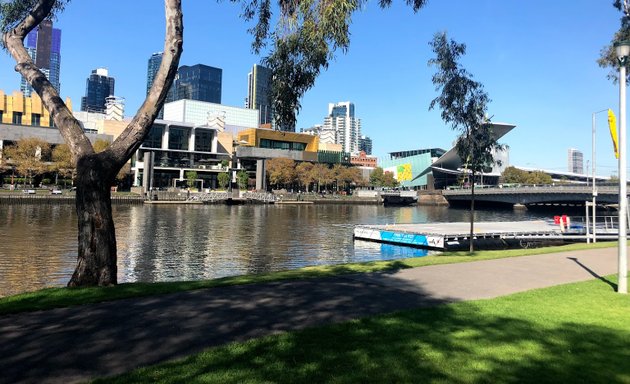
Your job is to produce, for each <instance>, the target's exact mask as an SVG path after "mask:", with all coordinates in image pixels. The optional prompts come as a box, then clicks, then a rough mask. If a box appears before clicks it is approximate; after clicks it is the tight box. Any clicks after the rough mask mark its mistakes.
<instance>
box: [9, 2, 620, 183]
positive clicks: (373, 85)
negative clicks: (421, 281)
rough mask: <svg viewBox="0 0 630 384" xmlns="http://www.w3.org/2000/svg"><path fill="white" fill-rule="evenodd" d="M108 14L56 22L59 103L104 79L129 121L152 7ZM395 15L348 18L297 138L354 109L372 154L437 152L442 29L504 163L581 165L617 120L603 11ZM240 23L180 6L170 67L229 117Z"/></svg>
mask: <svg viewBox="0 0 630 384" xmlns="http://www.w3.org/2000/svg"><path fill="white" fill-rule="evenodd" d="M103 3H104V2H99V3H98V4H103ZM106 3H107V6H106V7H97V6H95V5H94V4H97V3H96V2H92V1H73V2H71V3H70V5H69V6H68V7H67V9H66V11H65V13H64V14H62V15H60V17H59V19H58V20H57V21H56V22H55V27H56V28H61V29H62V46H61V49H62V62H61V83H62V85H61V88H62V92H61V93H62V96H63V97H66V96H69V97H70V98H71V99H72V101H73V104H74V109H77V110H78V109H79V108H80V100H81V96H83V95H84V93H85V79H86V78H87V77H88V75H89V73H90V72H91V70H92V69H94V68H97V67H106V68H108V69H109V72H110V75H111V76H114V77H115V78H116V94H117V96H122V97H125V98H126V101H127V107H126V113H127V114H128V115H132V114H133V113H134V112H135V110H136V109H137V108H138V107H139V105H140V104H141V102H142V101H143V97H144V93H145V90H146V67H147V60H148V58H149V56H150V55H151V53H153V52H157V51H161V50H162V46H163V36H164V16H163V8H162V2H161V1H156V0H134V1H128V0H127V1H121V0H109V1H108V2H106ZM394 3H395V4H394V5H393V6H392V7H391V8H389V9H386V10H381V9H379V8H378V6H377V4H376V2H369V3H367V4H366V5H365V7H364V10H363V11H362V12H360V13H357V14H356V15H355V17H354V20H353V24H352V26H351V33H352V37H351V45H350V49H349V51H348V52H347V53H345V54H344V53H342V52H339V53H338V55H337V57H336V59H335V60H334V61H333V62H332V63H331V65H330V67H329V69H328V70H327V71H325V72H324V73H322V75H321V76H320V77H319V79H318V80H317V83H316V85H315V87H314V88H313V89H312V90H310V91H309V92H308V93H307V94H306V96H305V97H304V99H303V100H302V110H301V111H300V114H299V116H298V129H299V128H301V127H305V128H306V127H310V126H312V125H314V124H320V123H321V122H322V121H323V118H324V116H325V115H326V113H327V106H328V103H329V102H339V101H352V102H354V103H355V106H356V114H357V117H359V118H361V120H362V132H363V134H365V135H368V136H370V137H371V138H372V139H373V141H374V154H375V155H377V156H379V157H386V156H387V153H388V152H392V151H399V150H408V149H418V148H429V147H442V148H445V149H448V148H449V147H450V145H451V143H452V142H453V140H454V138H455V133H454V132H453V131H452V130H451V129H450V127H448V126H446V125H445V124H444V123H443V122H442V121H441V118H440V111H439V110H433V111H429V110H428V106H429V103H430V102H431V100H432V99H433V98H434V97H436V95H437V93H436V91H435V89H434V87H433V84H432V83H431V76H432V75H433V73H434V68H431V67H428V66H427V61H428V60H429V59H430V58H431V57H432V52H431V50H430V47H429V45H428V42H429V41H430V40H431V38H432V36H433V34H434V33H435V32H438V31H447V33H448V35H449V37H450V38H453V39H455V40H456V41H458V42H460V43H465V44H466V45H467V54H466V56H465V57H464V59H463V65H464V66H465V68H466V69H467V70H468V71H469V72H471V73H472V74H473V75H474V77H475V79H476V80H477V81H480V82H481V83H483V84H484V86H485V89H486V91H487V92H488V94H489V95H490V98H491V99H492V100H493V101H492V103H491V104H490V106H489V114H490V115H491V116H493V120H494V121H500V122H509V123H513V124H515V125H516V128H515V129H514V130H513V131H512V132H510V133H509V134H507V135H506V136H505V137H504V138H503V139H502V142H503V143H504V144H507V145H509V147H510V163H511V164H512V165H520V166H525V167H538V168H546V169H553V170H567V150H568V149H569V148H577V149H579V150H581V151H583V152H584V160H585V162H586V160H591V157H592V156H591V113H593V112H596V111H599V110H601V109H605V108H612V109H613V110H614V111H615V113H616V114H618V86H616V85H614V84H612V82H610V81H609V80H607V79H606V73H607V70H604V69H601V68H599V67H598V66H597V64H596V62H595V60H596V59H597V57H598V55H599V51H600V49H601V48H602V47H603V46H604V45H605V44H606V43H607V42H608V41H609V40H610V38H611V36H612V34H613V33H614V31H615V30H616V29H617V28H618V26H619V16H620V14H619V13H618V12H617V11H616V10H615V9H614V8H613V7H612V5H611V3H612V0H609V1H604V0H574V1H568V0H558V1H548V0H529V1H501V0H477V1H445V0H430V1H429V3H428V5H427V6H426V7H425V8H424V9H423V10H421V11H420V12H418V13H417V14H414V13H413V12H412V10H411V9H410V8H408V7H407V6H405V5H404V4H403V3H404V2H403V1H397V2H394ZM239 11H240V9H239V6H238V5H235V4H232V3H230V2H229V1H223V2H220V3H216V2H214V1H199V0H192V1H184V23H185V30H184V39H185V40H184V53H183V56H182V59H181V64H187V65H194V64H197V63H203V64H207V65H211V66H215V67H219V68H222V69H223V94H222V101H223V104H226V105H233V106H243V104H244V99H245V96H246V93H247V73H248V72H249V70H250V69H251V66H252V65H253V64H255V63H258V62H259V60H260V58H259V57H258V56H256V55H253V54H252V53H251V49H250V42H251V37H250V36H249V35H248V34H247V28H248V27H249V25H248V24H246V23H245V22H244V21H243V20H241V19H239V17H238V14H239ZM138 14H142V15H143V16H142V17H138ZM13 65H14V64H13V62H12V60H11V58H10V57H9V56H8V54H6V53H4V52H3V53H2V54H1V55H0V68H4V69H3V70H2V71H0V89H3V90H4V91H5V92H11V91H13V90H15V89H19V76H18V75H17V74H16V73H14V72H13V71H12V70H11V68H12V67H13ZM597 125H598V131H597V166H598V170H597V173H598V174H599V175H610V174H615V173H616V169H617V165H616V160H615V158H614V156H613V153H612V144H611V140H610V137H609V134H608V129H607V123H606V115H605V114H604V113H602V114H598V115H597Z"/></svg>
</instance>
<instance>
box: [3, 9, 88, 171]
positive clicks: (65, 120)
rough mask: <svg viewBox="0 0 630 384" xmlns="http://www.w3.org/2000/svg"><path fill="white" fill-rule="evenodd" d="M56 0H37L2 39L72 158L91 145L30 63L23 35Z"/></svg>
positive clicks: (48, 10)
mask: <svg viewBox="0 0 630 384" xmlns="http://www.w3.org/2000/svg"><path fill="white" fill-rule="evenodd" d="M55 3H56V0H40V1H38V2H37V4H36V5H35V7H33V10H32V11H31V12H30V13H29V15H28V16H26V17H25V18H24V20H22V22H20V23H19V24H18V25H17V26H16V27H15V28H13V29H12V30H10V31H7V32H6V33H5V34H4V35H3V36H2V39H3V42H4V45H5V47H6V48H7V50H8V51H9V53H10V54H11V56H12V57H13V58H14V59H15V61H16V63H17V64H16V66H15V70H16V72H19V73H20V74H21V75H22V76H23V77H24V78H25V79H26V81H27V82H28V83H29V84H31V86H32V87H33V89H34V90H35V92H37V94H38V95H39V97H40V98H41V99H42V103H44V106H45V107H46V109H48V111H49V112H50V115H51V117H52V119H53V121H54V122H55V125H56V126H57V127H58V128H59V132H60V133H61V136H62V137H63V138H64V140H65V141H66V143H67V144H68V146H69V147H70V151H71V152H72V155H73V157H74V158H75V159H78V158H79V157H82V156H83V155H86V154H90V153H93V152H94V150H93V149H92V145H91V144H90V141H89V140H88V139H87V137H86V136H85V134H84V133H83V129H82V128H81V125H80V124H79V122H78V121H77V119H75V118H74V116H72V113H71V112H70V110H69V109H68V107H67V106H66V104H65V103H64V102H63V100H61V97H59V93H58V92H57V90H56V89H55V88H54V87H53V86H52V84H50V81H48V78H46V75H44V73H42V71H40V70H39V68H38V67H37V66H36V65H35V63H33V60H32V59H31V57H30V55H29V54H28V52H27V51H26V48H24V38H25V37H26V35H27V34H28V33H29V32H30V31H32V30H33V29H34V28H35V27H37V26H38V25H39V24H40V23H41V22H42V21H43V20H44V19H45V18H46V17H48V16H49V15H50V12H51V10H52V8H53V7H54V6H55Z"/></svg>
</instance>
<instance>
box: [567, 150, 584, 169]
mask: <svg viewBox="0 0 630 384" xmlns="http://www.w3.org/2000/svg"><path fill="white" fill-rule="evenodd" d="M568 160H569V172H573V173H579V174H583V173H584V155H582V152H581V151H578V150H577V149H574V148H569V159H568Z"/></svg>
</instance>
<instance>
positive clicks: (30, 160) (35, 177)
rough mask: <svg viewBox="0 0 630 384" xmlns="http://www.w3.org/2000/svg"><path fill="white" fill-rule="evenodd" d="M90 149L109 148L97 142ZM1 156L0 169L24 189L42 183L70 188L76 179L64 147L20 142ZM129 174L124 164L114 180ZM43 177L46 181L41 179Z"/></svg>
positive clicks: (27, 140)
mask: <svg viewBox="0 0 630 384" xmlns="http://www.w3.org/2000/svg"><path fill="white" fill-rule="evenodd" d="M93 145H94V150H95V151H96V152H101V151H104V150H105V149H106V148H107V147H108V146H109V142H107V141H105V140H100V139H99V140H96V141H95V142H94V144H93ZM1 155H2V156H1V159H0V166H1V168H2V169H3V171H4V172H5V175H6V173H7V172H9V171H10V172H11V175H13V174H15V175H16V176H17V177H18V179H15V178H14V180H19V182H20V183H23V184H24V185H27V184H29V185H37V184H39V183H41V182H42V181H44V180H46V181H47V182H46V183H45V184H56V185H58V184H60V183H64V184H68V183H70V185H72V183H73V180H74V178H75V176H76V164H75V162H74V161H73V160H72V154H71V153H70V148H68V145H66V144H59V145H56V146H55V147H54V148H53V147H52V146H51V145H50V144H49V143H47V142H46V141H44V140H42V139H39V138H36V137H29V138H23V139H20V140H18V141H17V142H16V143H15V144H13V145H8V146H6V147H5V148H4V149H3V150H2V153H1ZM130 173H131V167H130V165H129V163H127V164H126V165H125V166H123V168H122V169H121V170H120V171H119V172H118V175H117V177H116V180H117V181H118V182H121V181H123V180H125V179H126V178H127V177H128V176H129V174H130ZM45 176H48V177H47V178H46V179H44V177H45ZM53 177H54V182H53V181H52V180H53ZM4 179H5V180H7V177H6V176H5V178H4ZM5 183H6V181H5Z"/></svg>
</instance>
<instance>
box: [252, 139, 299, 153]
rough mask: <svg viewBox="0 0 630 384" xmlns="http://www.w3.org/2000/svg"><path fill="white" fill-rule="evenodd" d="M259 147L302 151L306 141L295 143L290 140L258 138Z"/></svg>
mask: <svg viewBox="0 0 630 384" xmlns="http://www.w3.org/2000/svg"><path fill="white" fill-rule="evenodd" d="M260 148H269V149H285V150H289V151H304V150H306V143H295V142H290V141H277V140H269V139H260Z"/></svg>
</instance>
